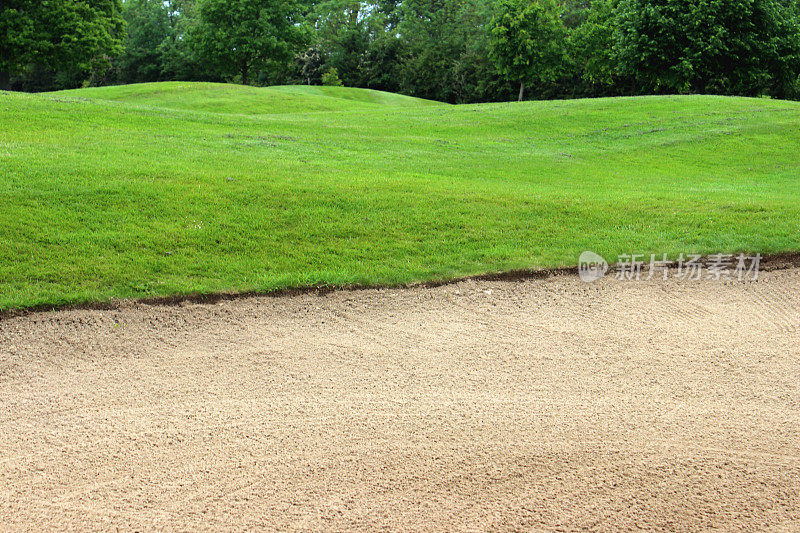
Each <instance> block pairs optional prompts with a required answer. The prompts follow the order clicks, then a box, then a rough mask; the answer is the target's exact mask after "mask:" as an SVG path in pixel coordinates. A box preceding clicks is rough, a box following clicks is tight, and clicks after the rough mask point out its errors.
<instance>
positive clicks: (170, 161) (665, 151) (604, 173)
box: [0, 84, 800, 310]
mask: <svg viewBox="0 0 800 533" xmlns="http://www.w3.org/2000/svg"><path fill="white" fill-rule="evenodd" d="M182 95H183V96H182ZM279 97H280V98H286V101H282V100H281V101H280V103H278V98H279ZM111 100H114V101H111ZM428 104H430V102H425V101H415V100H409V99H406V98H404V97H399V96H391V95H385V94H383V93H372V92H370V91H363V92H362V91H359V90H354V89H321V88H308V87H299V88H284V87H281V88H275V89H253V88H247V87H234V86H212V85H208V84H202V85H194V84H161V85H160V86H159V85H148V86H132V87H114V88H104V89H87V90H80V91H74V92H65V93H51V94H41V95H26V94H15V93H0V309H4V310H8V309H15V308H25V307H31V306H41V305H60V304H71V303H83V302H89V301H105V300H109V299H113V298H132V297H152V296H164V295H175V294H190V293H213V292H221V291H250V290H258V291H269V290H275V289H281V288H287V287H297V286H309V285H317V284H326V285H336V286H340V285H347V284H365V285H372V284H400V283H409V282H415V281H421V280H431V279H448V278H453V277H458V276H464V275H471V274H478V273H485V272H490V271H503V270H510V269H518V268H533V267H555V266H565V265H574V264H575V263H576V262H577V258H578V255H579V254H580V253H581V252H582V251H584V250H594V251H596V252H598V253H600V254H602V255H604V256H606V257H607V258H616V257H617V256H618V255H619V254H622V253H631V252H637V253H638V252H641V253H647V254H649V253H658V254H660V253H664V252H666V253H669V254H670V255H672V256H676V255H677V254H678V253H681V252H685V253H689V252H697V253H706V254H710V253H717V252H732V253H738V252H745V251H746V252H762V253H776V252H785V251H797V250H800V177H798V176H800V172H799V171H800V104H797V103H791V102H783V101H775V100H767V99H745V98H723V97H713V96H686V97H644V98H622V99H599V100H577V101H566V102H565V101H558V102H531V103H522V104H516V103H514V104H487V105H469V106H446V105H428ZM309 110H318V112H309ZM212 111H215V112H212ZM300 111H302V112H300ZM256 112H257V113H258V114H254V113H256Z"/></svg>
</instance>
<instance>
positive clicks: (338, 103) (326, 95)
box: [50, 82, 443, 115]
mask: <svg viewBox="0 0 800 533" xmlns="http://www.w3.org/2000/svg"><path fill="white" fill-rule="evenodd" d="M50 94H51V95H53V96H57V97H75V98H91V99H102V100H113V101H116V102H125V103H129V104H140V105H147V106H152V107H162V108H165V109H188V110H195V111H209V112H215V113H239V114H245V115H261V114H274V113H309V112H318V111H347V110H353V109H369V108H374V107H377V106H393V107H417V106H429V105H443V104H440V103H439V102H432V101H430V100H422V99H419V98H412V97H410V96H403V95H400V94H393V93H386V92H381V91H370V90H368V89H353V88H349V87H314V86H312V87H309V86H305V85H292V86H284V87H249V86H244V85H226V84H223V83H188V82H164V83H140V84H135V85H120V86H112V87H96V88H89V89H76V90H71V91H59V92H54V93H50Z"/></svg>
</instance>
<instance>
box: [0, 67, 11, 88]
mask: <svg viewBox="0 0 800 533" xmlns="http://www.w3.org/2000/svg"><path fill="white" fill-rule="evenodd" d="M9 89H11V75H10V74H9V73H8V72H5V71H3V70H0V91H8V90H9Z"/></svg>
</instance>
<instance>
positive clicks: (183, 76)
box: [0, 0, 800, 103]
mask: <svg viewBox="0 0 800 533" xmlns="http://www.w3.org/2000/svg"><path fill="white" fill-rule="evenodd" d="M0 39H2V41H0V44H2V57H1V58H0V85H2V86H6V87H11V88H14V89H18V90H44V89H57V88H68V87H76V86H79V85H98V84H107V83H134V82H142V81H158V80H208V81H229V82H230V81H233V82H239V83H250V84H258V85H263V84H278V83H280V84H292V83H303V84H322V83H342V84H344V85H347V86H354V87H364V88H370V89H380V90H385V91H392V92H402V93H405V94H409V95H413V96H419V97H424V98H431V99H436V100H442V101H448V102H454V103H460V102H479V101H498V100H511V99H515V98H519V97H520V96H521V93H522V91H521V90H520V89H523V88H524V89H525V93H527V94H526V95H527V96H528V97H529V98H572V97H582V96H613V95H633V94H652V93H716V94H729V95H734V94H738V95H747V96H757V95H763V96H771V97H776V98H800V81H798V80H799V79H800V2H798V1H797V0H368V1H358V0H124V1H122V0H92V1H89V0H47V1H33V0H5V1H4V2H3V3H2V7H0Z"/></svg>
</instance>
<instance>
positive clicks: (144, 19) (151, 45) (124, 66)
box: [118, 0, 172, 83]
mask: <svg viewBox="0 0 800 533" xmlns="http://www.w3.org/2000/svg"><path fill="white" fill-rule="evenodd" d="M122 16H123V18H124V19H125V24H126V28H127V36H126V38H125V51H124V53H123V54H122V55H121V56H120V58H119V61H118V64H119V69H120V81H122V82H123V83H138V82H145V81H159V80H161V79H163V71H164V67H163V58H162V53H161V50H160V48H161V46H162V44H163V43H164V41H166V40H167V39H169V37H170V33H171V31H172V24H171V19H170V13H169V10H168V6H167V4H165V3H164V2H163V1H162V0H127V1H126V2H125V4H124V10H123V12H122Z"/></svg>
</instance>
